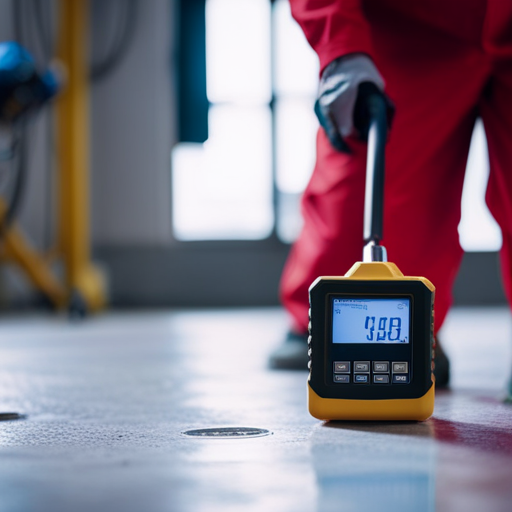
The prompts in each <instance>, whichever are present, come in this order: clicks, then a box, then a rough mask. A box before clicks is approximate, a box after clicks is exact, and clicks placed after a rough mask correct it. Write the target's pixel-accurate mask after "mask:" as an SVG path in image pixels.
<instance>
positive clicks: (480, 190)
mask: <svg viewBox="0 0 512 512" xmlns="http://www.w3.org/2000/svg"><path fill="white" fill-rule="evenodd" d="M488 179H489V157H488V153H487V140H486V138H485V131H484V127H483V123H482V121H481V120H478V121H477V123H476V125H475V129H474V131H473V137H472V139H471V148H470V150H469V157H468V164H467V168H466V176H465V179H464V190H463V193H462V219H461V222H460V224H459V238H460V243H461V245H462V248H463V249H464V250H465V251H468V252H478V251H483V252H485V251H498V250H499V249H500V248H501V243H502V238H501V230H500V228H499V226H498V224H497V223H496V221H495V220H494V218H493V216H492V215H491V213H490V212H489V209H488V208H487V205H486V204H485V190H486V188H487V180H488Z"/></svg>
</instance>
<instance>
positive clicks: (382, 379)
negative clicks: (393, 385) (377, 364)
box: [373, 375, 389, 384]
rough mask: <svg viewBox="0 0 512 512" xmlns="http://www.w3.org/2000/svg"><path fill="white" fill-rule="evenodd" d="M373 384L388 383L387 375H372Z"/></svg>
mask: <svg viewBox="0 0 512 512" xmlns="http://www.w3.org/2000/svg"><path fill="white" fill-rule="evenodd" d="M373 383H374V384H389V375H374V376H373Z"/></svg>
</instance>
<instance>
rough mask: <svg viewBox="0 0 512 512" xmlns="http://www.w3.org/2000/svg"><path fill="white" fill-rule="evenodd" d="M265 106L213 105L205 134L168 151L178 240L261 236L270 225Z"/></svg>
mask: <svg viewBox="0 0 512 512" xmlns="http://www.w3.org/2000/svg"><path fill="white" fill-rule="evenodd" d="M270 123H271V118H270V111H269V109H268V108H266V109H265V108H258V107H244V108H242V107H233V106H225V105H222V106H214V107H212V108H211V109H210V115H209V126H210V138H209V139H208V141H206V142H205V143H204V144H179V145H178V146H177V147H176V148H175V149H174V151H173V155H172V168H173V192H174V193H173V221H174V230H175V235H176V237H177V238H178V239H180V240H219V239H229V240H236V239H245V240H247V239H261V238H266V237H267V236H269V234H270V232H271V231H272V226H273V221H274V217H273V212H272V172H271V169H272V166H271V140H270Z"/></svg>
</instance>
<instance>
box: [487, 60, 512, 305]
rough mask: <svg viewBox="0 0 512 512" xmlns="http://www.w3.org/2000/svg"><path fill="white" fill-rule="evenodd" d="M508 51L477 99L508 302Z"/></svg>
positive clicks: (511, 252) (511, 157) (511, 247)
mask: <svg viewBox="0 0 512 512" xmlns="http://www.w3.org/2000/svg"><path fill="white" fill-rule="evenodd" d="M511 98H512V55H511V58H510V59H509V60H508V62H503V63H498V64H497V65H496V67H495V71H494V73H493V76H492V78H491V80H490V82H489V87H488V89H487V91H486V94H485V96H484V97H483V98H482V102H481V107H480V111H481V115H482V119H483V122H484V127H485V132H486V136H487V144H488V148H489V163H490V172H489V182H488V185H487V193H486V201H487V205H488V207H489V210H490V212H491V213H492V215H493V216H494V218H495V219H496V221H497V222H498V224H499V226H500V227H501V231H502V235H503V245H502V248H501V252H500V260H501V269H502V276H503V286H504V288H505V293H506V296H507V299H508V301H509V303H510V304H512V103H511V101H510V99H511Z"/></svg>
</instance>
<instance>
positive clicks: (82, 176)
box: [57, 0, 106, 311]
mask: <svg viewBox="0 0 512 512" xmlns="http://www.w3.org/2000/svg"><path fill="white" fill-rule="evenodd" d="M59 15H60V31H59V41H58V46H57V48H58V50H57V55H58V58H59V59H60V60H61V62H63V63H64V65H65V66H66V71H67V77H66V79H67V84H66V87H65V88H64V91H63V92H62V94H61V95H60V96H59V98H58V100H57V129H58V149H57V151H58V156H59V171H58V172H59V174H58V183H59V206H60V215H59V221H60V227H59V249H60V252H61V254H62V257H63V259H64V263H65V269H66V288H67V290H68V291H69V292H71V293H72V292H78V293H79V294H80V295H81V297H82V298H83V299H84V301H85V303H86V304H87V308H88V310H92V311H95V310H98V309H101V308H102V307H104V306H105V302H106V300H105V295H106V293H105V283H104V279H103V278H102V275H101V273H100V272H99V271H98V269H97V268H96V267H95V266H94V265H93V264H92V262H91V253H90V226H89V218H90V215H89V63H88V62H89V59H88V51H87V49H88V47H89V45H88V42H89V41H88V34H89V0H60V10H59Z"/></svg>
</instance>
